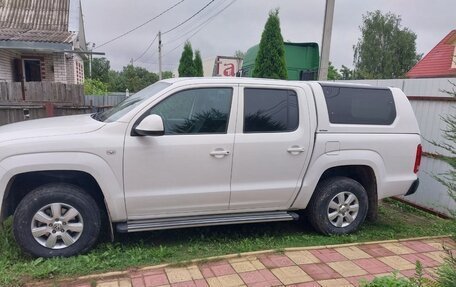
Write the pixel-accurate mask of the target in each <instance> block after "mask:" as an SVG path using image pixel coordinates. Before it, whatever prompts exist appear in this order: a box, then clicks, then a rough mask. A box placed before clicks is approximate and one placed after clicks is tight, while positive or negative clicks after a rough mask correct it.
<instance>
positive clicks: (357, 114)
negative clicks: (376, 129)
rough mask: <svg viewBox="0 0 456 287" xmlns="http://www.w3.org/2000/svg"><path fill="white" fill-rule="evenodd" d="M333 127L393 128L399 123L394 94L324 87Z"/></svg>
mask: <svg viewBox="0 0 456 287" xmlns="http://www.w3.org/2000/svg"><path fill="white" fill-rule="evenodd" d="M321 86H322V88H323V94H324V95H325V100H326V106H327V107H328V113H329V122H330V123H333V124H361V125H390V124H392V123H393V122H394V120H395V119H396V107H395V105H394V98H393V94H392V93H391V90H389V89H377V88H358V87H341V86H335V85H324V84H322V85H321Z"/></svg>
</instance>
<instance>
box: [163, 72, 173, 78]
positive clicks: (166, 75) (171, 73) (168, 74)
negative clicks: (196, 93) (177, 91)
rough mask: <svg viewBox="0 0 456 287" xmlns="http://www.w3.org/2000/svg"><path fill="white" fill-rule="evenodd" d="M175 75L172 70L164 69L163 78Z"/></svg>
mask: <svg viewBox="0 0 456 287" xmlns="http://www.w3.org/2000/svg"><path fill="white" fill-rule="evenodd" d="M173 77H174V74H173V72H171V71H163V72H162V78H163V79H170V78H173Z"/></svg>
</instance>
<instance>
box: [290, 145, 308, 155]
mask: <svg viewBox="0 0 456 287" xmlns="http://www.w3.org/2000/svg"><path fill="white" fill-rule="evenodd" d="M287 151H288V152H289V153H291V154H300V153H302V152H305V151H306V149H305V148H303V147H300V146H292V147H289V148H288V150H287Z"/></svg>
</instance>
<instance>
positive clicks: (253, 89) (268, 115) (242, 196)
mask: <svg viewBox="0 0 456 287" xmlns="http://www.w3.org/2000/svg"><path fill="white" fill-rule="evenodd" d="M306 91H307V92H306ZM311 96H312V95H311V92H310V89H306V90H304V89H303V88H301V87H289V86H283V87H277V86H274V87H273V88H272V87H271V86H260V85H244V86H241V87H240V97H239V105H238V118H237V124H236V134H235V145H234V154H233V156H234V158H233V171H232V179H231V198H230V209H232V210H242V209H246V210H277V209H287V208H289V207H290V206H291V204H292V202H293V200H294V198H295V197H296V194H297V192H298V190H299V187H300V186H301V182H302V179H303V176H304V173H305V169H306V167H307V165H308V162H309V159H310V152H311V143H312V133H311V128H310V126H311V124H310V121H311V120H310V116H311V115H309V103H310V101H311V98H310V97H311ZM307 97H309V98H307Z"/></svg>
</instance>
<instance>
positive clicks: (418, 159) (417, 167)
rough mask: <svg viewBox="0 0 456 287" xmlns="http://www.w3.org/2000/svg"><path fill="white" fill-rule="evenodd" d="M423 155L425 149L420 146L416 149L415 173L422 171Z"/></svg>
mask: <svg viewBox="0 0 456 287" xmlns="http://www.w3.org/2000/svg"><path fill="white" fill-rule="evenodd" d="M422 153H423V147H422V146H421V145H420V144H419V145H418V146H417V147H416V157H415V166H414V167H413V172H414V173H418V171H419V170H420V164H421V154H422Z"/></svg>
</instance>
